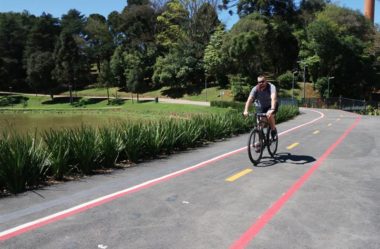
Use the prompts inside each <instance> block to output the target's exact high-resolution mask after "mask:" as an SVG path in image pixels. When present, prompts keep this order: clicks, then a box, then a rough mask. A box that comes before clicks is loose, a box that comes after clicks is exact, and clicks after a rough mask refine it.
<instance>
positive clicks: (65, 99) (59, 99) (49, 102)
mask: <svg viewBox="0 0 380 249" xmlns="http://www.w3.org/2000/svg"><path fill="white" fill-rule="evenodd" d="M80 99H81V97H73V102H76V101H79V100H80ZM67 103H70V97H55V98H54V99H53V100H46V101H43V102H42V103H41V104H43V105H54V104H67Z"/></svg>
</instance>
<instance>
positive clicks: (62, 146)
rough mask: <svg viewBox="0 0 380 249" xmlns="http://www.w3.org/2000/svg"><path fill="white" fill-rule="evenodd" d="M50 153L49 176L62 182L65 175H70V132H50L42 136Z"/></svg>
mask: <svg viewBox="0 0 380 249" xmlns="http://www.w3.org/2000/svg"><path fill="white" fill-rule="evenodd" d="M42 138H43V140H44V142H45V144H46V148H47V150H48V151H49V152H50V153H49V161H50V169H49V175H51V176H53V177H54V178H55V179H57V180H61V179H62V178H63V176H64V175H65V174H68V173H70V171H71V170H72V168H71V167H70V165H69V161H70V149H69V132H68V131H67V130H60V131H58V130H49V131H46V132H44V133H43V134H42Z"/></svg>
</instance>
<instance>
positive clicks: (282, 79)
mask: <svg viewBox="0 0 380 249" xmlns="http://www.w3.org/2000/svg"><path fill="white" fill-rule="evenodd" d="M277 81H278V86H279V87H280V88H283V89H290V88H292V85H293V74H292V72H290V71H287V72H286V73H284V74H281V75H280V76H278V77H277Z"/></svg>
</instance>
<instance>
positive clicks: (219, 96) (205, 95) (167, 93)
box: [62, 87, 232, 101]
mask: <svg viewBox="0 0 380 249" xmlns="http://www.w3.org/2000/svg"><path fill="white" fill-rule="evenodd" d="M62 94H63V95H69V92H63V93H62ZM109 94H110V97H116V96H118V97H131V93H130V92H125V91H123V90H120V88H118V87H110V88H109ZM74 95H76V96H78V97H83V96H107V88H105V87H96V88H89V89H84V90H79V91H76V92H75V93H74ZM139 96H140V97H142V98H155V97H158V98H170V97H171V98H180V99H186V100H193V101H212V100H227V101H231V100H232V95H231V90H230V89H221V88H219V87H208V88H207V89H201V90H200V91H196V92H193V93H186V92H178V91H176V90H170V89H169V87H163V88H160V89H157V90H152V91H149V92H145V93H142V94H140V95H139ZM134 97H136V95H135V94H134Z"/></svg>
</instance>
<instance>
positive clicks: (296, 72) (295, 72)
mask: <svg viewBox="0 0 380 249" xmlns="http://www.w3.org/2000/svg"><path fill="white" fill-rule="evenodd" d="M295 74H298V71H294V72H293V82H292V100H293V99H294V77H295V76H294V75H295Z"/></svg>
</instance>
